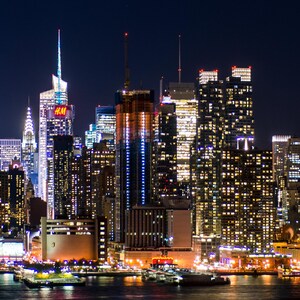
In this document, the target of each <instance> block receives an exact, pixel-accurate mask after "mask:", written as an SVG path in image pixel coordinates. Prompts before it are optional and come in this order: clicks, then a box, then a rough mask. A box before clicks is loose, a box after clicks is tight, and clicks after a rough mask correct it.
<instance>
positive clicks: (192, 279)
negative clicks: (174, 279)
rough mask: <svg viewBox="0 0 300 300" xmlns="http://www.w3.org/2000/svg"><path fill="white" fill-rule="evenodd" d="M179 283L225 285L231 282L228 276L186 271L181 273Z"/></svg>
mask: <svg viewBox="0 0 300 300" xmlns="http://www.w3.org/2000/svg"><path fill="white" fill-rule="evenodd" d="M178 284H179V285H183V286H184V285H199V286H200V285H204V286H209V285H225V284H230V279H229V278H228V277H226V278H225V277H223V276H219V275H214V274H210V273H185V274H180V279H179V282H178Z"/></svg>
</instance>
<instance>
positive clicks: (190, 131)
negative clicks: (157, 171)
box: [162, 82, 198, 196]
mask: <svg viewBox="0 0 300 300" xmlns="http://www.w3.org/2000/svg"><path fill="white" fill-rule="evenodd" d="M168 93H169V95H168V96H165V97H163V101H162V103H174V104H175V107H176V122H177V181H178V185H179V190H180V193H181V194H182V195H183V196H189V195H190V187H189V183H190V151H191V146H192V144H193V142H194V140H195V136H196V121H197V115H198V101H197V100H196V99H195V86H194V84H193V83H182V82H178V83H176V82H170V83H169V90H168Z"/></svg>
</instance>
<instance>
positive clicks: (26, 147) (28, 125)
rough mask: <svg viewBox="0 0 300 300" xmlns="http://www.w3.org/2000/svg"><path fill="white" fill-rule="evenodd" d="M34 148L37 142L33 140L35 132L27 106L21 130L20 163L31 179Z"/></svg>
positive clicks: (33, 167) (33, 168)
mask: <svg viewBox="0 0 300 300" xmlns="http://www.w3.org/2000/svg"><path fill="white" fill-rule="evenodd" d="M36 150H37V143H36V141H35V132H34V127H33V121H32V116H31V109H30V107H29V106H28V107H27V115H26V121H25V126H24V130H23V140H22V164H23V168H24V171H25V174H26V176H27V177H28V178H30V179H32V176H33V174H34V172H35V166H34V154H35V153H36Z"/></svg>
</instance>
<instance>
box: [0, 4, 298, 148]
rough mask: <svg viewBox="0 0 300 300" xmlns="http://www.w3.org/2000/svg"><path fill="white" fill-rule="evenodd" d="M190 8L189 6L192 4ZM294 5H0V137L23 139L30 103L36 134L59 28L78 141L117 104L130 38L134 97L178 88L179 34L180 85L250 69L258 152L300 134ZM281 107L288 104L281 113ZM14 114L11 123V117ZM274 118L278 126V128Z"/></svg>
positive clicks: (53, 63) (49, 79) (63, 70)
mask: <svg viewBox="0 0 300 300" xmlns="http://www.w3.org/2000/svg"><path fill="white" fill-rule="evenodd" d="M193 2H194V3H193ZM296 14H297V10H296V9H294V7H293V6H290V7H288V6H284V7H280V6H270V5H268V3H267V2H260V1H251V3H250V2H249V3H240V2H235V1H233V2H231V3H222V2H221V1H220V2H219V1H217V3H214V6H212V4H209V3H198V2H197V1H192V3H188V4H186V3H183V2H180V1H175V2H174V1H172V2H170V1H164V3H159V2H157V3H156V1H152V3H147V4H143V3H140V2H138V1H116V2H115V3H113V4H99V3H97V2H96V1H85V2H84V3H70V2H68V1H61V2H58V1H51V3H50V2H47V3H38V2H37V1H15V2H14V3H8V4H1V12H0V17H1V18H0V20H1V21H0V24H1V26H0V28H1V29H0V30H1V35H2V41H3V44H2V45H3V46H2V48H1V50H0V57H2V59H1V71H0V82H1V83H0V90H1V103H2V105H4V104H5V106H3V107H4V108H5V109H2V110H1V113H0V118H1V120H2V121H1V122H2V123H1V128H2V129H1V130H0V138H21V137H22V130H23V124H24V120H25V117H26V109H27V103H28V96H29V97H30V104H31V106H32V115H33V119H34V126H35V132H36V133H37V131H38V128H37V125H38V102H39V93H41V92H43V91H45V90H48V89H50V88H51V74H56V66H57V62H56V59H57V57H56V47H57V29H59V28H60V29H61V43H62V46H61V48H62V74H63V78H64V80H66V81H67V82H68V83H69V97H70V101H71V102H72V104H74V105H75V107H76V118H75V123H74V133H75V134H76V135H80V136H82V137H83V136H84V131H85V130H88V126H89V124H91V123H94V121H95V120H94V111H95V107H96V106H97V105H113V104H114V93H115V91H116V90H118V89H120V88H122V87H123V83H124V40H123V34H124V32H125V31H128V32H129V45H128V46H129V47H128V48H129V67H130V79H131V84H130V88H131V89H137V88H140V87H142V88H143V89H155V101H156V102H157V101H158V96H159V95H158V94H159V80H160V78H161V76H163V77H164V82H165V85H167V84H168V83H169V82H176V81H178V72H177V69H178V35H179V34H180V35H181V63H182V82H194V81H195V80H196V77H197V76H198V70H199V69H204V70H213V69H216V68H217V69H219V71H220V73H221V74H220V78H225V77H226V76H229V75H230V69H231V67H232V65H237V66H240V67H248V66H249V65H251V66H252V70H253V105H254V118H255V124H254V126H255V130H256V145H257V146H259V147H260V148H265V147H268V148H271V137H272V135H278V134H284V135H296V136H297V135H299V133H300V128H299V125H298V122H297V114H296V113H295V112H296V110H295V109H293V107H294V106H296V101H297V98H296V97H297V95H296V92H295V91H294V90H293V89H292V88H290V84H289V82H290V80H291V78H292V79H293V80H295V79H296V80H297V76H298V74H297V73H298V72H297V70H298V66H299V59H298V56H297V40H296V38H295V36H296V34H297V26H296V18H294V17H293V16H296ZM282 103H284V104H285V105H282ZM8 112H12V113H13V115H14V118H12V117H11V114H10V113H8ZM279 120H280V122H279Z"/></svg>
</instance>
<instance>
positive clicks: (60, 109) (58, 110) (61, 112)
mask: <svg viewBox="0 0 300 300" xmlns="http://www.w3.org/2000/svg"><path fill="white" fill-rule="evenodd" d="M66 114H67V106H65V105H57V106H55V109H54V115H55V116H57V117H65V116H66Z"/></svg>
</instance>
